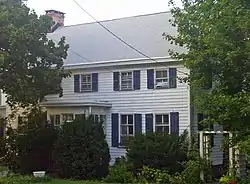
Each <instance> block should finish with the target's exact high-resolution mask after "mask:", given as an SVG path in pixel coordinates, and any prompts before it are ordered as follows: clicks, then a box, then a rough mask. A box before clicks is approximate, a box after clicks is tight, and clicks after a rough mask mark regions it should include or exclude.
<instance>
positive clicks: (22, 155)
mask: <svg viewBox="0 0 250 184" xmlns="http://www.w3.org/2000/svg"><path fill="white" fill-rule="evenodd" d="M45 115H46V114H45V113H43V112H41V111H40V109H35V110H34V109H33V110H32V111H31V113H30V114H29V115H28V118H27V121H23V122H22V123H21V124H19V126H18V129H17V130H14V129H11V128H8V131H7V138H6V145H5V147H6V148H7V152H6V155H5V158H4V161H5V163H6V164H7V165H8V167H9V168H10V169H11V170H13V171H14V172H18V173H21V174H30V173H32V172H33V171H35V170H46V171H47V170H48V169H49V168H50V163H51V153H52V150H53V147H54V142H55V140H56V137H57V132H56V131H55V129H54V128H53V127H52V126H50V125H49V124H48V123H47V121H46V118H45Z"/></svg>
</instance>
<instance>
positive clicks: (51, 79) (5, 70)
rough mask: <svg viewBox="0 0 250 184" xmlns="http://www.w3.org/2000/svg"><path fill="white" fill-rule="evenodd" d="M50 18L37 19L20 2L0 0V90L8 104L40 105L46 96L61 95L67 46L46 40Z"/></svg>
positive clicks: (63, 41) (62, 40)
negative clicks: (5, 96)
mask: <svg viewBox="0 0 250 184" xmlns="http://www.w3.org/2000/svg"><path fill="white" fill-rule="evenodd" d="M51 25H52V19H51V18H50V17H48V16H40V17H38V16H37V15H36V13H35V12H34V11H31V10H30V9H29V8H28V7H27V6H25V5H24V4H22V3H21V1H20V0H2V1H0V89H2V90H3V92H4V93H6V94H7V102H8V103H9V104H10V105H15V104H20V105H22V106H27V105H30V104H37V103H38V102H41V101H42V100H43V99H44V97H45V96H46V95H48V94H60V95H62V88H61V80H62V78H65V77H67V76H68V75H69V73H68V72H66V71H65V70H64V68H63V59H66V57H67V50H68V47H69V46H68V45H67V44H65V38H64V37H63V38H61V40H60V41H59V42H58V43H57V44H56V43H54V42H53V41H52V40H49V39H48V37H47V33H48V32H49V31H50V26H51Z"/></svg>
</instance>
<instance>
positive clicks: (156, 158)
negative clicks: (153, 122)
mask: <svg viewBox="0 0 250 184" xmlns="http://www.w3.org/2000/svg"><path fill="white" fill-rule="evenodd" d="M187 146H188V142H187V133H186V132H185V133H184V134H183V135H181V136H180V137H178V136H176V135H169V134H157V133H150V134H146V135H145V134H143V135H140V134H139V135H136V136H135V137H134V138H131V139H130V140H128V143H127V158H128V161H129V162H130V163H131V164H132V165H133V169H134V172H139V170H141V169H142V168H143V166H148V167H150V168H154V169H163V170H167V171H168V172H169V173H170V174H171V173H176V172H181V171H182V170H183V169H184V162H185V161H187Z"/></svg>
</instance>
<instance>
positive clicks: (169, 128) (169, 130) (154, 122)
mask: <svg viewBox="0 0 250 184" xmlns="http://www.w3.org/2000/svg"><path fill="white" fill-rule="evenodd" d="M164 115H168V134H170V133H171V127H170V124H171V121H170V113H156V114H154V118H153V125H154V126H153V132H156V127H157V126H158V127H166V125H167V124H161V126H159V125H156V116H162V122H163V119H164V118H163V116H164ZM157 133H165V132H157Z"/></svg>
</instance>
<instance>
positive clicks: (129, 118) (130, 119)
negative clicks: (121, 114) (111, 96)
mask: <svg viewBox="0 0 250 184" xmlns="http://www.w3.org/2000/svg"><path fill="white" fill-rule="evenodd" d="M128 124H129V125H133V115H128Z"/></svg>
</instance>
